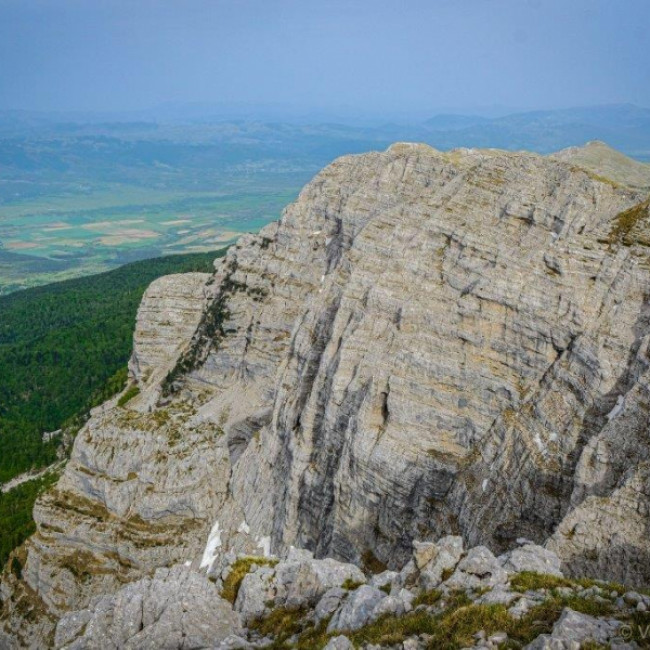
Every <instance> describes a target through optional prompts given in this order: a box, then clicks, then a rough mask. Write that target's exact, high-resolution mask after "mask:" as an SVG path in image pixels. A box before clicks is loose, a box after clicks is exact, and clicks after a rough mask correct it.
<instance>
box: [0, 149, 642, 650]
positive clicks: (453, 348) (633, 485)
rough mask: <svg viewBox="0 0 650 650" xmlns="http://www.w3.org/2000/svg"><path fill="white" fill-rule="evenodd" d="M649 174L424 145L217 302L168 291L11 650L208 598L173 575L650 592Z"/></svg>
mask: <svg viewBox="0 0 650 650" xmlns="http://www.w3.org/2000/svg"><path fill="white" fill-rule="evenodd" d="M628 173H629V177H628ZM644 174H646V172H645V171H644V168H643V166H637V165H636V164H635V163H632V162H628V161H627V160H624V159H622V158H621V157H619V155H618V154H616V152H612V151H611V150H609V149H607V148H606V147H605V146H604V145H602V144H599V143H592V144H589V145H587V146H586V147H584V148H581V149H571V150H567V151H564V152H560V153H559V154H556V155H554V156H549V157H544V156H540V155H536V154H529V153H523V152H520V153H512V152H505V151H499V150H477V149H459V150H454V151H450V152H447V153H442V152H440V151H436V150H434V149H432V148H431V147H429V146H426V145H419V144H409V143H399V144H395V145H393V146H391V147H390V148H389V149H388V150H387V151H385V152H383V153H377V152H375V153H368V154H363V155H356V156H345V157H343V158H340V159H338V160H336V161H335V162H334V163H332V164H331V165H329V166H328V167H326V168H325V169H324V170H323V171H322V172H320V173H319V174H318V175H317V176H316V177H315V178H314V179H313V180H312V181H311V182H310V183H309V184H308V185H307V186H306V187H305V188H304V189H303V190H302V192H301V193H300V196H299V198H298V199H297V201H296V202H295V203H293V204H292V205H290V206H289V207H287V208H286V210H285V211H284V213H283V215H282V218H281V219H280V220H279V222H277V223H274V224H271V225H269V226H267V227H266V228H264V229H263V230H262V231H261V232H260V233H259V234H257V235H247V236H244V237H242V238H241V239H240V240H239V242H238V243H237V245H235V246H233V247H232V248H231V249H230V251H229V252H228V255H227V257H226V258H224V259H223V260H217V261H216V263H215V272H214V274H192V275H191V276H188V277H184V276H178V275H177V276H168V277H167V278H163V279H160V280H157V281H156V282H155V283H154V284H153V285H152V287H151V288H150V289H149V291H148V292H147V294H146V295H145V297H144V299H143V302H142V305H141V308H140V312H139V315H138V321H137V328H136V332H135V347H134V352H133V357H132V362H131V364H130V373H131V384H130V386H129V388H127V391H126V392H125V393H124V394H123V395H122V396H121V397H120V398H116V399H114V400H112V401H110V402H108V403H106V404H104V405H103V406H102V407H100V408H98V409H96V410H95V411H94V413H93V415H92V418H91V419H90V421H89V422H88V424H87V425H86V426H85V427H84V429H83V430H82V431H81V432H80V433H79V435H78V437H77V439H76V442H75V445H74V450H73V452H72V457H71V459H70V461H69V463H68V465H67V467H66V470H65V473H64V475H63V476H62V478H61V480H60V481H59V482H58V484H57V485H56V486H55V487H54V488H53V489H51V490H50V491H49V492H47V493H46V494H45V495H44V496H43V497H42V498H41V499H40V500H39V502H38V503H37V506H36V510H35V519H36V523H37V532H36V534H35V535H34V536H33V537H32V538H31V539H30V540H29V541H28V542H27V543H26V544H25V546H24V547H22V548H21V549H19V550H18V551H17V552H16V554H15V556H14V559H15V562H10V563H9V567H8V568H7V570H6V571H5V575H4V576H3V580H2V591H1V597H2V607H3V609H2V617H3V619H4V623H5V630H6V632H7V633H8V634H9V635H10V636H11V637H13V638H14V639H20V643H21V644H23V645H25V646H30V645H31V646H34V647H39V646H42V645H46V644H47V643H50V642H51V643H53V641H52V639H53V638H54V637H53V636H52V635H53V634H54V629H55V626H56V622H57V620H58V619H60V618H61V617H62V616H64V615H65V614H66V613H67V612H70V611H74V610H84V609H87V608H90V609H92V608H93V607H95V606H97V603H98V602H99V601H98V599H97V597H99V596H102V597H103V598H108V597H109V596H110V594H114V593H116V592H118V590H119V589H120V588H121V587H123V585H125V584H126V583H134V584H135V583H136V582H137V581H142V580H145V582H146V585H145V587H146V590H153V592H152V593H154V597H153V599H154V601H155V593H156V592H155V589H157V588H159V587H157V586H156V585H159V584H162V583H164V582H165V581H166V580H172V579H173V580H177V581H178V580H180V581H181V582H179V584H181V585H182V584H187V585H190V586H188V587H187V589H188V590H189V589H190V587H191V585H194V582H193V580H194V578H191V577H190V578H187V577H179V576H180V574H178V575H177V574H176V573H174V571H180V570H179V569H177V568H176V569H169V571H167V569H165V572H164V575H162V574H160V573H156V574H155V575H156V576H157V577H156V578H152V577H151V576H152V575H153V574H154V572H155V571H156V570H157V569H162V568H164V567H174V566H176V565H186V568H187V569H188V570H189V571H190V572H194V573H200V574H203V576H205V575H207V576H208V577H211V578H213V579H214V580H215V581H218V580H220V579H221V577H220V576H222V573H223V570H224V567H226V566H230V565H231V564H232V557H233V555H234V554H252V555H260V556H268V555H270V554H277V555H286V554H287V553H289V552H290V549H291V547H298V548H301V549H308V550H309V551H310V552H311V553H313V554H314V555H315V556H316V557H317V558H324V557H330V558H335V559H336V560H337V561H345V562H348V563H353V564H355V565H357V566H361V567H363V568H365V569H366V570H371V569H373V568H385V567H388V568H389V569H401V568H402V566H403V564H404V563H406V562H407V561H408V560H409V559H410V558H411V554H412V544H413V541H414V540H431V541H433V540H438V539H439V538H440V537H442V536H444V535H453V536H458V537H459V538H462V539H461V542H460V543H461V546H462V543H463V542H464V543H465V544H467V545H469V546H475V545H477V544H481V545H486V546H488V547H490V548H491V549H492V550H493V551H494V552H495V553H499V552H504V551H508V550H509V549H511V548H512V547H513V546H514V545H516V543H517V539H518V538H528V539H529V540H531V543H532V542H534V543H536V544H537V545H545V546H546V549H547V550H548V552H549V553H551V554H556V555H557V557H558V558H559V561H561V566H562V571H563V572H564V573H565V575H567V576H590V577H594V578H606V579H609V580H617V581H620V582H624V583H629V584H632V585H641V584H647V583H648V582H649V581H650V542H649V540H648V536H647V529H648V525H650V514H649V513H648V508H647V499H648V497H647V495H648V494H649V493H650V466H649V465H648V458H650V444H649V438H648V424H647V412H648V409H649V408H650V398H649V397H648V377H649V375H648V373H649V372H650V371H649V365H650V358H649V356H648V344H649V341H650V338H649V335H650V302H649V300H650V299H649V294H648V286H650V256H649V250H650V249H649V248H648V245H650V230H649V227H650V216H649V214H648V199H647V191H643V190H641V189H640V187H641V186H643V184H644V183H645V180H644V179H647V175H644ZM608 175H610V176H609V177H608ZM432 553H433V551H432ZM476 553H478V554H479V555H480V554H481V553H483V555H485V553H484V551H477V552H476ZM536 553H537V551H536ZM459 557H460V556H459ZM486 557H487V556H486ZM488 559H489V558H488ZM489 561H490V562H492V560H491V559H490V560H489ZM332 562H334V560H332ZM319 566H320V565H319ZM328 566H329V565H328ZM346 566H347V565H346ZM454 566H455V565H454ZM459 566H460V565H459ZM318 570H319V571H320V569H318ZM314 571H316V569H314ZM346 571H349V572H351V573H349V575H348V574H346V576H347V577H350V579H351V580H355V579H356V578H355V575H356V574H355V573H354V571H353V570H352V569H346ZM468 571H469V569H468ZM495 571H496V569H495ZM558 571H559V569H558ZM181 573H182V571H181ZM497 573H498V572H497ZM183 575H184V574H183ZM319 575H320V574H319ZM499 575H501V574H499ZM174 576H176V577H174ZM185 580H187V582H183V581H185ZM157 581H158V582H157ZM161 581H162V583H161ZM138 584H142V583H138ZM201 584H203V583H201ZM191 588H192V589H194V588H195V587H191ZM160 589H162V587H160ZM196 589H197V590H198V591H199V592H200V590H201V589H204V587H202V586H200V585H199V586H196ZM129 593H131V592H129ZM147 593H148V592H147ZM189 593H190V592H189V591H188V594H189ZM191 593H192V594H193V595H192V596H191V598H194V597H195V592H194V591H192V592H191ZM364 593H365V592H364ZM375 595H376V594H375ZM147 597H148V598H149V597H151V596H147ZM188 598H190V596H189V595H188ZM118 600H119V599H118ZM101 602H103V603H104V604H105V605H106V606H107V607H108V606H109V601H106V600H102V601H101ZM110 602H112V603H113V604H112V605H110V607H111V608H114V607H115V605H114V601H110ZM102 606H104V605H102ZM111 611H113V610H112V609H111ZM84 616H85V615H84ZM79 620H81V619H79ZM85 620H86V621H88V620H90V619H88V618H86V619H85ZM68 623H69V621H68ZM80 629H81V628H80ZM0 645H1V642H0ZM79 647H83V646H79ZM134 647H136V646H134ZM137 647H140V646H137ZM143 647H144V646H143Z"/></svg>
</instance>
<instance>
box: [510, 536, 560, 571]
mask: <svg viewBox="0 0 650 650" xmlns="http://www.w3.org/2000/svg"><path fill="white" fill-rule="evenodd" d="M499 562H500V563H501V566H502V567H503V568H504V569H505V570H506V571H507V572H508V573H509V574H514V573H521V572H522V571H534V572H535V573H545V574H548V575H553V576H558V577H562V571H561V570H560V566H561V564H562V562H561V560H560V558H559V557H558V556H557V555H556V554H555V553H553V551H549V550H548V549H546V548H544V547H543V546H538V545H537V544H524V545H523V546H520V547H519V548H515V549H513V550H512V551H509V552H508V553H504V554H503V555H500V556H499Z"/></svg>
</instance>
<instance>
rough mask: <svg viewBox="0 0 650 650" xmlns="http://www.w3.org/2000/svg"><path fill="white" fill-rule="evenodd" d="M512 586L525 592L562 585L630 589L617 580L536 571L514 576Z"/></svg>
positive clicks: (615, 589)
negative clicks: (571, 577) (561, 576)
mask: <svg viewBox="0 0 650 650" xmlns="http://www.w3.org/2000/svg"><path fill="white" fill-rule="evenodd" d="M510 586H511V588H512V589H513V590H514V591H519V592H521V593H524V592H526V591H539V590H541V589H550V590H553V589H559V588H560V587H582V588H584V589H588V588H589V587H594V586H598V587H600V588H602V589H605V590H608V591H616V592H618V593H619V594H622V593H624V592H626V591H628V589H627V588H626V587H625V586H624V585H621V584H618V583H615V582H607V583H606V582H601V581H598V580H591V579H590V578H577V579H572V580H569V579H568V578H560V577H559V576H552V575H548V574H545V573H535V572H534V571H522V572H521V573H518V574H517V575H515V576H513V577H512V578H511V580H510Z"/></svg>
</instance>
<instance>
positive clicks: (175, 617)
mask: <svg viewBox="0 0 650 650" xmlns="http://www.w3.org/2000/svg"><path fill="white" fill-rule="evenodd" d="M240 630H241V624H240V621H239V617H238V616H237V614H236V613H235V612H233V611H232V608H231V606H230V604H229V603H227V602H226V601H225V600H223V599H222V598H220V597H219V595H218V593H217V590H216V588H215V587H214V585H213V584H212V583H210V582H209V581H208V580H207V579H206V578H205V576H202V575H200V574H198V573H196V572H194V571H191V570H190V569H187V568H185V567H174V568H172V569H158V571H156V573H155V575H154V577H153V578H144V579H143V580H140V581H138V582H134V583H132V584H130V585H127V586H126V587H124V588H123V589H122V590H120V591H118V592H117V593H115V594H114V595H111V596H104V597H100V598H99V599H97V600H96V601H95V602H94V604H93V608H92V609H91V610H87V611H83V612H73V613H70V614H67V615H65V616H64V617H62V619H61V620H60V621H59V624H58V625H57V630H56V637H55V643H56V645H57V647H61V646H65V647H67V648H70V650H82V649H83V650H93V649H97V650H110V649H111V648H114V649H115V650H122V649H124V650H136V649H142V650H144V649H145V648H147V649H149V648H151V649H153V648H160V649H161V650H162V649H165V648H169V649H170V650H172V649H175V648H179V647H184V648H203V647H206V646H208V645H216V644H217V643H219V642H220V641H222V640H225V639H226V638H228V637H229V636H231V635H233V634H238V633H239V632H240Z"/></svg>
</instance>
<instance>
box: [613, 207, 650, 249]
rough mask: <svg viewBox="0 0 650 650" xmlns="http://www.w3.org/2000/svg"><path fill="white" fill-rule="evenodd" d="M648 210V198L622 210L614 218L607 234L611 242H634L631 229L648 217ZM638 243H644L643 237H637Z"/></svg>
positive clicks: (631, 243)
mask: <svg viewBox="0 0 650 650" xmlns="http://www.w3.org/2000/svg"><path fill="white" fill-rule="evenodd" d="M649 210H650V199H648V200H646V201H644V202H643V203H639V204H638V205H635V206H632V207H631V208H629V209H627V210H624V211H623V212H621V213H620V214H618V215H617V216H616V219H614V226H613V228H612V231H611V233H610V235H609V240H610V242H611V243H620V244H623V245H625V246H631V245H633V244H634V243H636V242H635V237H634V236H633V231H634V230H635V228H636V227H637V226H638V225H639V224H641V223H642V222H643V221H644V220H647V219H648V211H649ZM638 243H642V244H645V243H646V242H645V241H644V239H643V237H639V241H638Z"/></svg>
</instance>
